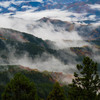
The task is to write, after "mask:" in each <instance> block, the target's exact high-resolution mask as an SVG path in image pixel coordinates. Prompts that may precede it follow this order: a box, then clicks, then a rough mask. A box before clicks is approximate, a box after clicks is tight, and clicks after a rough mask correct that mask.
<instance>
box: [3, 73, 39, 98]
mask: <svg viewBox="0 0 100 100" xmlns="http://www.w3.org/2000/svg"><path fill="white" fill-rule="evenodd" d="M2 100H38V98H37V91H36V87H35V85H34V83H33V82H30V81H29V79H28V78H26V77H25V76H24V75H22V74H20V73H18V74H16V75H15V76H14V78H13V79H12V80H11V81H10V82H9V83H8V84H7V86H6V87H5V90H4V92H3V94H2Z"/></svg>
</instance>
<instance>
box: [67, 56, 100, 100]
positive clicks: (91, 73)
mask: <svg viewBox="0 0 100 100" xmlns="http://www.w3.org/2000/svg"><path fill="white" fill-rule="evenodd" d="M77 69H78V71H79V72H78V73H76V72H75V73H74V77H75V79H73V83H72V84H70V85H69V87H70V90H69V94H68V96H69V98H70V99H71V100H95V99H96V97H97V92H98V90H99V89H100V78H99V75H98V73H97V63H95V62H94V61H92V59H90V58H89V57H85V58H84V60H83V66H82V65H77Z"/></svg>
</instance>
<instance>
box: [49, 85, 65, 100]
mask: <svg viewBox="0 0 100 100" xmlns="http://www.w3.org/2000/svg"><path fill="white" fill-rule="evenodd" d="M47 100H66V97H65V95H64V90H63V89H62V88H61V87H60V85H59V83H55V85H54V88H53V90H52V91H51V92H50V94H49V95H48V97H47Z"/></svg>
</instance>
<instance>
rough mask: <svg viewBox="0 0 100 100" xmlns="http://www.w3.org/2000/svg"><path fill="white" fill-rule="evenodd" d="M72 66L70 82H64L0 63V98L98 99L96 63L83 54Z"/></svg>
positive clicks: (39, 99) (19, 99)
mask: <svg viewBox="0 0 100 100" xmlns="http://www.w3.org/2000/svg"><path fill="white" fill-rule="evenodd" d="M76 68H77V72H75V73H74V79H73V80H72V83H71V84H68V85H64V84H61V83H58V82H56V81H54V80H53V79H52V77H51V76H50V75H49V74H48V73H46V72H44V73H43V72H42V73H41V72H38V71H36V70H30V69H28V70H24V69H21V68H19V67H18V66H11V65H9V66H5V67H4V66H0V69H1V71H0V97H1V98H0V100H100V94H99V89H100V78H99V75H98V65H97V63H96V62H94V61H93V60H92V59H90V58H89V57H85V58H84V59H83V64H82V65H79V64H78V65H77V66H76Z"/></svg>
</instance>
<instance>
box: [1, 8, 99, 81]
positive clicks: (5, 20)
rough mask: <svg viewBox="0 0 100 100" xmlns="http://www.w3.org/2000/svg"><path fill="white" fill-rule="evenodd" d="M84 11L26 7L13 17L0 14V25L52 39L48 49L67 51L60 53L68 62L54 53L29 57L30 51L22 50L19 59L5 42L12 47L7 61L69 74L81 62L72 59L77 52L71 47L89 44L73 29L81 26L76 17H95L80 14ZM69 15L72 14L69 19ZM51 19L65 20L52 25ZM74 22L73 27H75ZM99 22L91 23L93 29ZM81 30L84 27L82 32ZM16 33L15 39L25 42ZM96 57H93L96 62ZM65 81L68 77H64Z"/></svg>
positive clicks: (78, 18) (84, 18) (12, 63)
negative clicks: (28, 8) (43, 19)
mask: <svg viewBox="0 0 100 100" xmlns="http://www.w3.org/2000/svg"><path fill="white" fill-rule="evenodd" d="M86 14H87V13H83V14H78V13H72V12H69V11H61V10H57V9H55V10H46V11H41V12H32V11H31V10H29V11H26V12H17V13H16V14H15V15H12V16H10V13H6V14H3V15H0V27H2V28H9V29H14V30H18V31H21V32H26V33H28V34H32V35H34V36H36V37H39V38H42V39H43V40H49V41H52V43H53V47H52V45H51V48H52V49H56V50H65V51H66V52H63V53H60V55H61V56H62V57H63V58H64V59H67V61H68V62H67V64H64V63H63V62H62V61H61V60H59V59H58V58H56V57H55V56H53V55H50V54H47V53H43V54H42V56H38V55H37V56H35V59H32V58H31V57H30V56H29V54H28V53H27V52H25V53H24V54H23V55H21V56H20V58H17V57H15V55H14V53H15V51H16V50H15V49H14V48H10V47H9V45H7V47H8V48H9V49H10V50H11V53H10V54H9V58H8V61H9V64H10V65H22V66H25V67H30V68H32V69H38V70H39V71H45V70H47V71H50V72H62V73H63V74H68V75H69V74H72V73H73V72H74V71H75V70H76V64H78V63H80V62H77V61H76V60H75V58H76V57H77V55H76V54H75V53H73V52H71V51H70V47H83V46H89V47H91V44H90V43H88V42H86V41H85V40H84V39H83V37H82V36H80V35H79V34H78V32H77V30H76V29H75V27H76V26H77V27H78V26H80V24H79V23H77V21H79V20H82V21H84V20H88V19H94V20H95V18H96V16H89V17H83V16H85V15H86ZM70 16H74V17H73V18H71V17H70ZM43 17H47V18H50V19H49V20H48V21H46V22H44V21H41V20H40V19H41V18H43ZM80 18H81V19H80ZM51 19H53V20H55V19H56V20H62V21H66V22H64V23H66V24H65V26H59V25H56V24H52V23H51V22H50V20H51ZM73 22H74V24H75V25H76V26H74V24H73ZM67 24H68V25H67ZM66 25H67V26H66ZM99 25H100V24H99V22H98V24H93V29H94V26H95V27H97V26H99ZM67 27H68V29H69V28H70V30H66V28H67ZM83 31H84V29H83V30H82V31H81V32H83ZM15 35H16V37H17V40H18V41H21V42H25V41H24V40H23V39H21V40H20V36H19V35H17V33H15ZM18 38H19V39H18ZM91 49H92V47H91ZM10 50H9V51H10ZM66 53H68V54H69V55H70V56H68V55H67V54H66ZM97 59H98V57H97V58H95V60H96V61H97ZM3 64H4V63H3ZM64 80H67V79H65V78H64ZM64 80H63V81H64ZM67 81H68V80H67Z"/></svg>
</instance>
